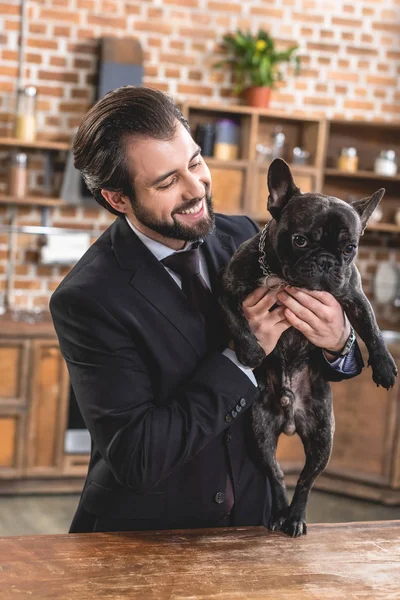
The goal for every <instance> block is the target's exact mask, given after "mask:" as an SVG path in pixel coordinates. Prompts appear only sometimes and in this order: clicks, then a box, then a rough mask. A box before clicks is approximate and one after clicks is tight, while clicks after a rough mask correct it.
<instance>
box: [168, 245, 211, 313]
mask: <svg viewBox="0 0 400 600" xmlns="http://www.w3.org/2000/svg"><path fill="white" fill-rule="evenodd" d="M161 262H162V263H163V264H164V265H165V266H166V267H168V269H171V271H174V272H175V273H177V274H178V275H179V277H180V278H181V280H182V292H183V293H184V294H185V296H186V297H187V299H188V301H189V304H190V306H191V307H192V308H193V309H194V310H197V311H198V312H199V313H200V314H201V315H202V316H203V317H204V320H207V317H208V316H209V315H210V313H211V311H212V309H213V305H214V301H213V297H212V294H211V291H210V289H209V288H208V286H207V284H206V282H205V281H204V279H203V277H202V276H201V274H200V252H199V248H194V249H192V250H187V251H186V252H175V253H174V254H171V255H170V256H167V258H164V259H163V260H162V261H161Z"/></svg>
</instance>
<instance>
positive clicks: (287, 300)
mask: <svg viewBox="0 0 400 600" xmlns="http://www.w3.org/2000/svg"><path fill="white" fill-rule="evenodd" d="M277 299H278V301H279V302H280V303H281V304H283V306H284V307H285V309H284V311H283V314H284V318H285V319H286V320H287V322H288V323H290V325H292V326H293V327H295V328H296V329H298V330H299V331H301V333H303V334H304V335H305V337H306V338H307V339H308V340H310V342H312V343H313V344H315V346H318V347H319V348H326V349H327V350H328V353H329V350H333V352H340V350H342V348H343V347H344V345H345V344H346V341H347V338H348V337H349V335H350V323H349V322H348V320H347V317H346V315H345V313H344V311H343V309H342V307H341V306H340V304H339V302H338V301H337V300H336V298H334V297H333V296H332V294H330V293H329V292H319V291H312V292H311V291H309V290H303V289H301V290H300V289H298V288H293V287H290V286H288V287H287V288H285V290H283V291H281V292H278V295H277ZM327 358H328V359H329V358H330V356H327Z"/></svg>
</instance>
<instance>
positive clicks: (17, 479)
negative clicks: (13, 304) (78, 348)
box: [0, 318, 88, 493]
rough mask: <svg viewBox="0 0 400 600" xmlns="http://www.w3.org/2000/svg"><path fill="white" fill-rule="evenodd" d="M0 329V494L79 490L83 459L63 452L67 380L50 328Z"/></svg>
mask: <svg viewBox="0 0 400 600" xmlns="http://www.w3.org/2000/svg"><path fill="white" fill-rule="evenodd" d="M0 325H1V334H0V493H10V492H14V493H27V492H36V491H43V492H50V491H58V492H62V491H76V492H77V491H80V490H81V489H82V483H83V478H84V476H85V473H86V469H87V463H88V456H87V455H66V454H65V452H64V436H65V431H66V429H67V415H68V401H69V377H68V371H67V368H66V365H65V362H64V359H63V358H62V356H61V352H60V350H59V346H58V341H57V338H56V335H55V332H54V329H53V326H52V324H51V322H47V323H38V324H35V325H26V324H23V323H13V322H10V321H8V320H6V319H5V318H1V319H0Z"/></svg>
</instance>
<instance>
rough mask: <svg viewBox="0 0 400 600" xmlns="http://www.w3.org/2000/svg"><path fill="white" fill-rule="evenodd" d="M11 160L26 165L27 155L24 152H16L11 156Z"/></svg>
mask: <svg viewBox="0 0 400 600" xmlns="http://www.w3.org/2000/svg"><path fill="white" fill-rule="evenodd" d="M12 160H13V161H14V162H15V163H17V164H19V165H26V163H27V160H28V155H27V154H25V152H16V153H15V154H13V156H12Z"/></svg>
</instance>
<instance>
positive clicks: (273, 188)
mask: <svg viewBox="0 0 400 600" xmlns="http://www.w3.org/2000/svg"><path fill="white" fill-rule="evenodd" d="M268 189H269V197H268V210H269V212H270V213H271V215H272V216H273V218H274V219H275V220H276V221H278V220H279V217H280V216H281V212H282V209H283V208H284V207H285V206H286V204H287V203H288V202H289V200H290V198H291V197H292V196H294V194H297V193H299V192H300V190H299V188H298V187H297V186H296V184H295V183H294V181H293V177H292V173H291V172H290V169H289V165H288V164H287V163H285V161H284V160H282V159H281V158H276V159H275V160H273V161H272V163H271V165H270V167H269V170H268Z"/></svg>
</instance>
